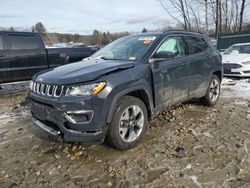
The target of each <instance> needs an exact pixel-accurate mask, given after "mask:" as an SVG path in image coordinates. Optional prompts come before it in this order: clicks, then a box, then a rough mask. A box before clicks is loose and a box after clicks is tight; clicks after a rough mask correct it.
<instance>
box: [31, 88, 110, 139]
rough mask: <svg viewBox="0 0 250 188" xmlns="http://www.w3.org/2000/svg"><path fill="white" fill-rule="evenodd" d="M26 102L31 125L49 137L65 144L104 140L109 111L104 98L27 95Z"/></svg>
mask: <svg viewBox="0 0 250 188" xmlns="http://www.w3.org/2000/svg"><path fill="white" fill-rule="evenodd" d="M27 100H28V102H29V104H30V107H31V114H32V120H33V122H34V123H35V124H36V125H37V126H38V127H40V128H41V129H42V130H44V131H45V132H47V133H48V134H49V135H50V136H52V137H55V138H57V139H58V140H61V141H65V142H84V143H88V144H92V143H101V142H103V141H104V138H105V134H106V131H107V125H106V117H107V113H108V111H107V109H109V108H108V104H107V103H106V100H105V99H104V98H101V97H97V96H96V97H95V98H93V97H82V98H74V97H61V98H58V99H55V98H48V97H45V96H39V95H36V94H33V93H32V92H29V94H28V98H27ZM105 109H106V110H105Z"/></svg>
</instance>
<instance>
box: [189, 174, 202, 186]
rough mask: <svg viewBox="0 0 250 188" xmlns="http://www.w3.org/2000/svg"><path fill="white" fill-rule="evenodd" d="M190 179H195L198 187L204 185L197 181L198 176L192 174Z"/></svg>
mask: <svg viewBox="0 0 250 188" xmlns="http://www.w3.org/2000/svg"><path fill="white" fill-rule="evenodd" d="M190 179H191V180H193V182H194V183H195V184H196V185H197V186H198V187H202V185H201V184H200V183H199V182H198V181H197V179H198V178H197V177H196V176H190Z"/></svg>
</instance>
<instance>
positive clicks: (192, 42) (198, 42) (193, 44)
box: [185, 37, 204, 54]
mask: <svg viewBox="0 0 250 188" xmlns="http://www.w3.org/2000/svg"><path fill="white" fill-rule="evenodd" d="M185 41H186V43H187V48H188V52H189V54H196V53H199V52H202V51H203V45H204V41H202V39H201V38H198V37H185Z"/></svg>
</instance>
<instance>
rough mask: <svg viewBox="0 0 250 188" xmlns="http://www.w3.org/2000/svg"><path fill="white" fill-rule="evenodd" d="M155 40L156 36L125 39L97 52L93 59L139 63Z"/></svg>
mask: <svg viewBox="0 0 250 188" xmlns="http://www.w3.org/2000/svg"><path fill="white" fill-rule="evenodd" d="M155 39H156V37H155V36H129V37H123V38H120V39H118V40H116V41H114V42H112V43H110V44H109V45H107V46H105V47H104V48H102V49H101V50H99V51H97V52H96V53H95V54H93V55H92V56H91V58H94V59H104V60H109V59H111V60H128V61H137V60H139V59H140V58H142V57H143V56H144V55H145V54H146V52H147V50H148V49H149V47H150V46H151V45H152V43H153V41H154V40H155Z"/></svg>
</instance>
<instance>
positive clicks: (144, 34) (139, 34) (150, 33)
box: [135, 30, 208, 37]
mask: <svg viewBox="0 0 250 188" xmlns="http://www.w3.org/2000/svg"><path fill="white" fill-rule="evenodd" d="M169 34H187V35H196V36H201V37H208V36H206V35H203V34H201V33H197V32H192V31H183V30H170V31H165V32H147V33H138V34H135V35H138V36H148V35H158V36H166V35H169Z"/></svg>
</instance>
